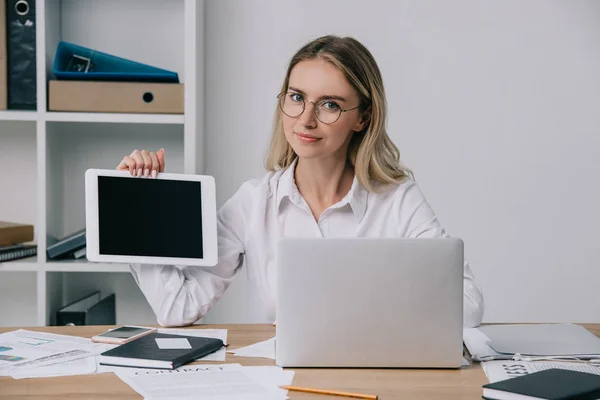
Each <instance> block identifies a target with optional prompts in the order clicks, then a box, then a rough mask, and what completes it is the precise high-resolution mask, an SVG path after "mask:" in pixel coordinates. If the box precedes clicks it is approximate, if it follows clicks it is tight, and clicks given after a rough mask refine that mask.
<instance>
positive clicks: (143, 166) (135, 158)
mask: <svg viewBox="0 0 600 400" xmlns="http://www.w3.org/2000/svg"><path fill="white" fill-rule="evenodd" d="M117 170H119V171H125V170H129V173H130V174H131V175H132V176H152V177H153V178H156V175H158V173H159V172H164V171H165V149H160V150H158V151H157V152H156V153H155V152H152V151H148V150H142V151H140V150H134V151H133V152H132V153H131V154H130V155H128V156H125V157H123V160H121V162H120V163H119V165H117Z"/></svg>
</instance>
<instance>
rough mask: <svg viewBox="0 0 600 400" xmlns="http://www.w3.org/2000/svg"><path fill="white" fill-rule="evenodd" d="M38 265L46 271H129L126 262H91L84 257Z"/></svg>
mask: <svg viewBox="0 0 600 400" xmlns="http://www.w3.org/2000/svg"><path fill="white" fill-rule="evenodd" d="M40 266H41V268H42V269H43V270H44V271H46V272H129V265H127V264H109V263H92V262H88V261H86V260H85V259H83V260H65V261H48V262H47V263H45V264H40Z"/></svg>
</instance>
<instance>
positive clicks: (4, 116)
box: [0, 110, 40, 121]
mask: <svg viewBox="0 0 600 400" xmlns="http://www.w3.org/2000/svg"><path fill="white" fill-rule="evenodd" d="M39 116H40V114H39V113H38V112H37V111H6V110H2V111H0V121H37V119H38V117H39Z"/></svg>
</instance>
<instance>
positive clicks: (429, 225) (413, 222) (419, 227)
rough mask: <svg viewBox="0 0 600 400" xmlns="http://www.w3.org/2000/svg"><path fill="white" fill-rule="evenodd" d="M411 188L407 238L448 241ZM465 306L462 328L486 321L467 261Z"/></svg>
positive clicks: (405, 214)
mask: <svg viewBox="0 0 600 400" xmlns="http://www.w3.org/2000/svg"><path fill="white" fill-rule="evenodd" d="M407 185H409V186H408V188H407V190H406V191H405V192H404V195H403V196H402V197H401V200H400V201H401V204H400V210H401V216H400V219H401V220H402V221H401V222H402V225H403V226H406V227H407V230H406V232H404V235H405V236H406V237H413V238H439V237H443V238H447V237H450V236H449V235H448V234H447V233H446V232H445V230H444V229H443V228H442V227H441V226H440V223H439V221H438V219H437V217H436V215H435V213H434V212H433V210H432V208H431V207H430V205H429V204H428V203H427V201H426V200H425V196H424V195H423V193H422V192H421V189H420V188H419V186H418V185H417V184H416V183H414V182H411V183H408V184H407ZM463 282H464V303H463V325H464V326H465V327H476V326H478V325H480V324H481V321H482V319H483V307H484V303H483V293H482V290H481V288H480V287H479V285H478V284H477V282H475V276H474V275H473V272H472V271H471V268H470V267H469V262H468V261H467V260H466V258H465V262H464V277H463Z"/></svg>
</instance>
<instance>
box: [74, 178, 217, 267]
mask: <svg viewBox="0 0 600 400" xmlns="http://www.w3.org/2000/svg"><path fill="white" fill-rule="evenodd" d="M100 176H110V177H117V178H122V179H165V180H178V181H194V182H200V184H201V190H202V252H203V256H204V257H203V258H179V257H154V256H125V255H117V254H100V251H99V250H100V243H99V220H98V177H100ZM85 219H86V246H87V247H86V257H87V259H88V261H91V262H105V263H137V264H164V265H189V266H202V267H213V266H215V265H216V264H217V262H218V241H217V207H216V192H215V179H214V178H213V177H212V176H208V175H192V174H175V173H164V172H161V173H159V174H158V176H157V177H156V178H145V177H135V176H131V174H130V173H129V171H117V170H106V169H94V168H92V169H88V170H87V171H86V172H85Z"/></svg>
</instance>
